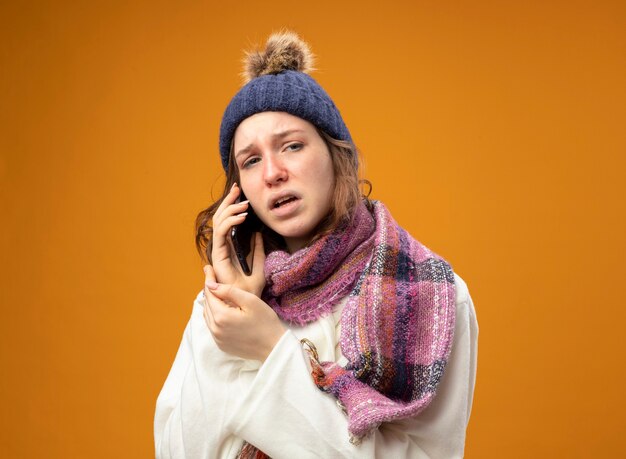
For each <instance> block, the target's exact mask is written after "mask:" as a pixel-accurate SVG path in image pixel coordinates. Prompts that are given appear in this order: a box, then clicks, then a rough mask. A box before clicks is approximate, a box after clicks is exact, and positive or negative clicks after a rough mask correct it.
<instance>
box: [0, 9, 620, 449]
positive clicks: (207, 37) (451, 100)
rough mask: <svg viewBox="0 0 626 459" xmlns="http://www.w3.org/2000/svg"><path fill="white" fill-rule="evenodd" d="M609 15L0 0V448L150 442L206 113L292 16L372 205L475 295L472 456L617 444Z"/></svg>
mask: <svg viewBox="0 0 626 459" xmlns="http://www.w3.org/2000/svg"><path fill="white" fill-rule="evenodd" d="M18 3H20V4H19V5H18ZM625 22H626V7H625V3H624V2H618V1H615V2H610V1H593V2H592V1H551V2H546V1H531V2H521V1H520V2H506V1H503V2H497V1H495V2H494V1H475V2H464V1H419V2H408V1H407V2H362V1H360V2H354V3H352V4H349V3H347V2H341V1H336V0H334V1H328V2H327V1H318V2H314V3H312V2H293V1H282V0H277V1H274V2H270V3H267V2H265V4H264V5H262V4H261V2H258V3H257V2H250V1H239V2H233V5H232V6H226V2H219V3H210V2H174V1H171V2H166V1H156V2H154V1H150V2H147V1H146V2H119V1H118V2H3V4H2V6H0V50H1V53H0V59H1V62H0V107H1V108H0V151H1V156H0V184H1V188H0V189H1V194H0V197H1V205H2V207H1V209H2V213H1V215H2V217H1V218H2V232H1V240H0V243H1V246H0V253H1V255H2V263H1V266H2V268H1V269H2V273H1V276H0V279H1V280H0V282H1V284H0V295H1V297H0V298H1V301H2V303H1V305H2V320H1V322H0V337H1V340H2V342H1V347H0V357H1V360H0V374H1V376H0V403H1V409H0V417H1V418H0V456H2V457H7V458H8V457H10V458H26V457H28V458H31V457H47V458H67V457H89V458H108V457H129V458H138V457H150V456H152V455H153V454H154V453H153V443H152V441H153V440H152V416H153V410H154V403H155V400H156V397H157V395H158V393H159V390H160V388H161V385H162V383H163V381H164V379H165V377H166V375H167V372H168V370H169V367H170V365H171V363H172V361H173V359H174V355H175V352H176V349H177V346H178V343H179V340H180V337H181V334H182V331H183V328H184V325H185V323H186V321H187V319H188V316H189V314H190V312H191V304H192V300H193V299H194V297H195V295H196V294H197V292H198V291H199V290H200V288H201V285H202V282H203V276H202V271H201V263H200V261H199V258H198V257H197V254H196V252H195V248H194V245H193V224H194V218H195V216H196V214H197V212H198V211H199V210H201V209H202V208H204V207H205V206H206V205H208V204H209V202H210V201H211V199H212V198H211V196H212V195H213V196H217V193H218V192H219V185H220V184H221V179H220V176H221V169H220V166H219V162H218V156H217V134H218V126H219V121H220V118H221V115H222V111H223V109H224V107H225V106H226V104H227V102H228V100H229V99H230V97H231V96H232V95H233V94H234V92H235V91H236V90H237V88H238V85H239V78H238V73H239V71H240V64H239V60H240V57H241V50H242V49H244V48H248V47H249V45H250V44H253V43H260V42H263V41H264V39H265V38H266V37H267V35H268V34H269V32H271V31H273V30H277V29H279V28H281V27H283V26H287V27H291V28H293V29H295V30H297V31H298V32H299V33H300V34H301V35H302V36H303V37H304V38H305V39H306V40H307V41H309V42H310V44H311V45H312V47H313V50H314V52H315V53H316V54H317V55H318V57H319V59H318V62H317V67H318V68H319V71H318V72H317V73H316V74H315V77H316V78H317V79H318V81H320V83H321V84H322V85H323V86H324V87H325V88H326V89H327V91H328V92H329V93H330V94H331V96H332V97H333V99H334V100H335V102H336V103H337V105H338V106H339V107H340V108H341V110H342V113H343V115H344V117H345V120H346V122H347V124H348V126H349V127H350V129H351V131H352V135H353V137H354V138H355V139H356V141H357V144H358V145H359V146H360V148H361V150H362V152H363V156H364V161H363V162H364V164H365V166H366V167H365V176H366V177H367V178H369V179H370V180H371V181H372V182H373V184H374V197H376V198H379V199H382V200H383V201H384V202H386V203H387V204H388V206H389V207H390V208H391V210H392V211H393V213H394V215H395V216H396V218H397V220H398V221H399V222H400V223H401V224H402V225H404V226H405V227H406V228H407V229H408V230H410V232H411V233H412V234H413V235H414V236H415V237H417V238H418V239H420V240H421V241H422V242H424V243H425V244H427V245H428V246H430V247H431V248H433V249H434V250H435V251H437V252H439V253H440V254H442V255H443V256H445V257H446V258H447V259H449V260H450V261H451V262H452V263H453V265H454V267H455V269H456V271H457V272H459V273H460V274H461V275H462V276H463V277H464V278H465V280H466V281H467V282H468V284H469V286H470V290H471V292H472V295H473V297H474V301H475V304H476V308H477V312H478V317H479V321H480V329H481V334H480V352H479V372H478V380H477V387H476V393H475V399H474V410H473V413H472V419H471V422H470V426H469V430H468V439H467V457H469V458H501V457H507V458H518V457H519V458H527V457H545V458H552V457H572V458H574V457H580V458H583V457H618V456H622V457H624V456H626V442H624V438H623V429H624V426H625V425H626V415H625V414H624V413H625V411H626V404H625V395H624V392H625V391H624V367H625V364H626V362H625V359H624V353H623V351H622V347H623V338H620V336H622V334H623V330H622V329H623V328H624V326H625V325H624V321H625V320H626V313H625V312H624V300H623V297H624V295H623V287H622V282H623V280H624V276H625V274H626V271H625V269H624V260H623V258H624V254H625V250H624V249H625V247H624V246H625V237H624V235H625V234H626V228H625V226H626V225H625V217H624V214H625V213H624V201H625V197H626V193H625V192H626V187H625V185H624V182H625V181H624V173H625V172H626V171H625V168H624V162H625V158H624V156H625V153H626V135H625V129H624V126H625V125H626V24H625Z"/></svg>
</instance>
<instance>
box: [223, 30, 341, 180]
mask: <svg viewBox="0 0 626 459" xmlns="http://www.w3.org/2000/svg"><path fill="white" fill-rule="evenodd" d="M312 63H313V54H311V50H310V49H309V46H308V45H307V44H306V43H305V42H304V41H302V40H301V39H300V37H298V35H297V34H295V33H293V32H280V33H277V34H274V35H272V36H271V37H270V39H269V40H268V42H267V45H266V48H265V50H264V51H253V52H251V53H247V55H246V58H245V59H244V64H245V71H244V73H243V76H244V78H245V79H246V83H245V84H244V86H243V87H242V88H241V89H240V90H239V92H238V93H237V94H235V96H234V97H233V98H232V99H231V101H230V103H229V104H228V107H226V110H225V112H224V116H223V117H222V124H221V126H220V143H219V147H220V156H221V159H222V166H223V167H224V170H225V171H227V170H228V161H229V156H230V149H231V144H232V141H233V137H234V135H235V131H236V130H237V126H239V123H241V122H242V121H243V120H245V119H246V118H248V117H250V116H252V115H255V114H257V113H261V112H285V113H289V114H290V115H294V116H297V117H299V118H302V119H303V120H306V121H308V122H310V123H311V124H313V125H314V126H316V127H317V128H318V129H321V130H322V131H324V132H326V133H327V134H329V135H330V136H331V137H333V138H335V139H337V140H345V141H347V142H350V143H352V137H350V132H349V131H348V128H347V127H346V125H345V123H344V122H343V119H342V118H341V114H340V113H339V110H338V109H337V107H336V106H335V104H334V102H333V101H332V99H331V98H330V96H329V95H328V94H327V93H326V91H324V88H322V87H321V86H320V85H319V83H317V81H315V80H314V79H313V78H311V77H310V76H309V75H307V74H306V73H305V72H308V71H310V70H312V69H313V68H312Z"/></svg>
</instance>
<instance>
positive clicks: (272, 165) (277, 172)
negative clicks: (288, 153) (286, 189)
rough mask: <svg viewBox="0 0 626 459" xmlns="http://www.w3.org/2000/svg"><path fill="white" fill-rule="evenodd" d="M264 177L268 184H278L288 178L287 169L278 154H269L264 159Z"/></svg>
mask: <svg viewBox="0 0 626 459" xmlns="http://www.w3.org/2000/svg"><path fill="white" fill-rule="evenodd" d="M263 179H264V180H265V183H266V184H267V185H268V186H274V185H277V184H278V183H280V182H284V181H286V180H287V169H286V168H285V165H284V163H283V161H282V160H281V159H280V158H278V157H276V155H271V154H270V155H267V156H266V158H265V160H264V161H263Z"/></svg>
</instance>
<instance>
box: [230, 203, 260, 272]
mask: <svg viewBox="0 0 626 459" xmlns="http://www.w3.org/2000/svg"><path fill="white" fill-rule="evenodd" d="M245 200H246V196H245V195H244V194H243V191H242V192H241V193H240V194H239V198H237V202H241V201H245ZM247 212H248V215H246V219H245V220H244V221H243V223H241V224H239V225H235V226H233V227H232V228H231V229H230V237H231V239H232V241H233V247H234V249H235V255H236V256H237V260H238V261H239V265H240V266H241V270H242V271H243V272H244V274H245V275H246V276H249V275H250V274H252V269H251V268H250V265H249V264H248V255H250V252H251V251H252V249H253V247H252V235H253V234H254V233H255V232H258V231H261V228H262V227H263V223H261V220H259V217H257V216H256V214H255V213H254V209H252V206H251V205H250V204H248V210H247Z"/></svg>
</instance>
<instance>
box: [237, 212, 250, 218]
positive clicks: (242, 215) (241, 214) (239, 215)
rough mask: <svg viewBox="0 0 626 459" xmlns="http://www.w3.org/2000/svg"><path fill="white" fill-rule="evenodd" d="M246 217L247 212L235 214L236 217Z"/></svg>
mask: <svg viewBox="0 0 626 459" xmlns="http://www.w3.org/2000/svg"><path fill="white" fill-rule="evenodd" d="M246 215H248V212H242V213H240V214H237V217H245V216H246Z"/></svg>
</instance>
